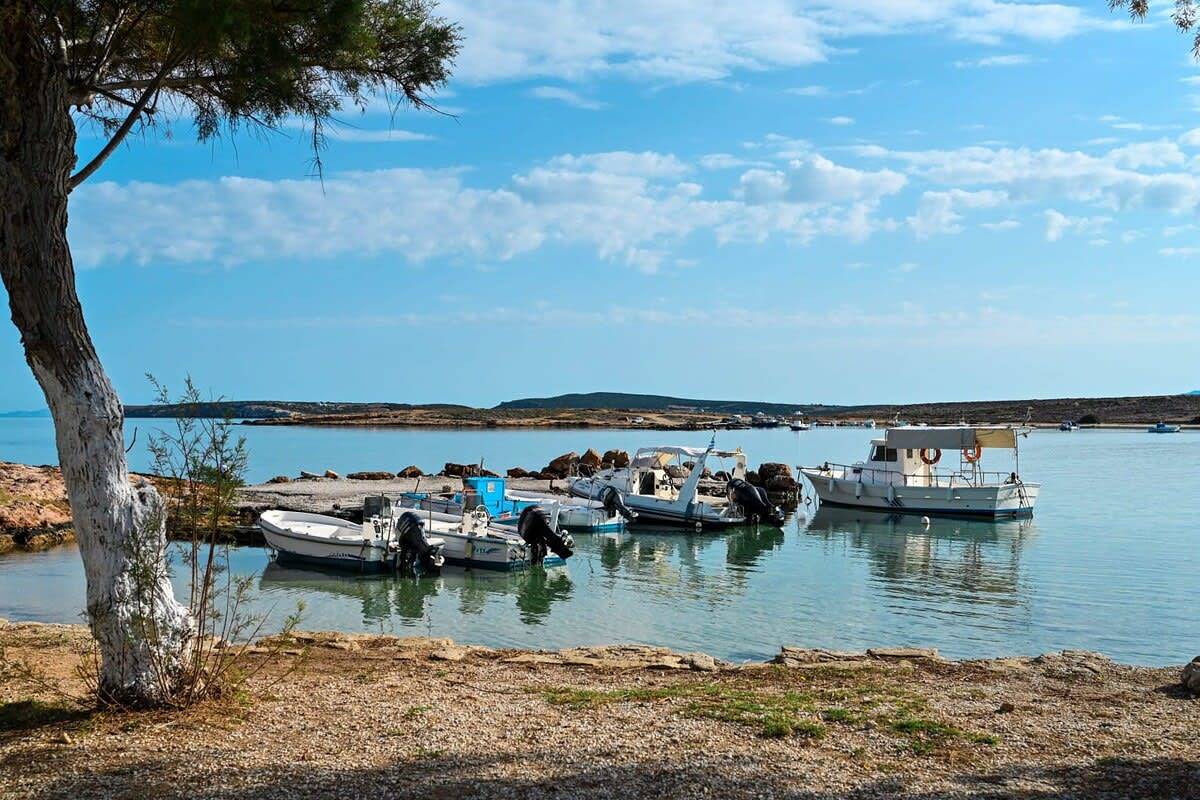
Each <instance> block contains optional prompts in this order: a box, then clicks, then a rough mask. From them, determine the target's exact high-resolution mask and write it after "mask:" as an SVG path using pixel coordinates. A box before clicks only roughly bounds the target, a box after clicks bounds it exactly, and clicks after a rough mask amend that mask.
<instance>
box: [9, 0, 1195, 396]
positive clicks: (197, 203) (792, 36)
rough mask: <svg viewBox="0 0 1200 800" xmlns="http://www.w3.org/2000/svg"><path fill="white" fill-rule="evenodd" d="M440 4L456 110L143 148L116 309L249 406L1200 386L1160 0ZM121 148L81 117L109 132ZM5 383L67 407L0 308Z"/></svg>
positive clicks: (1184, 60) (103, 238)
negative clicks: (447, 27)
mask: <svg viewBox="0 0 1200 800" xmlns="http://www.w3.org/2000/svg"><path fill="white" fill-rule="evenodd" d="M736 6H737V4H728V3H713V4H706V3H690V2H689V3H685V2H676V1H675V0H672V1H671V2H649V1H646V0H644V1H643V2H636V3H634V2H606V3H599V2H584V1H583V0H578V2H574V3H562V4H544V3H539V2H534V1H533V0H509V1H508V2H501V3H480V2H461V1H460V2H453V3H443V4H442V6H441V9H440V10H441V13H442V14H444V15H445V16H447V17H450V18H452V19H456V20H459V21H460V22H461V23H462V25H463V28H464V33H465V36H466V41H465V44H464V49H463V52H462V55H461V57H460V59H459V62H458V66H457V69H456V77H455V79H454V81H453V82H452V84H451V86H450V87H449V89H448V90H447V91H446V92H445V93H444V94H442V95H441V96H440V97H438V98H437V101H438V102H439V104H440V105H441V106H443V107H444V109H445V110H447V111H450V112H452V113H453V114H455V115H456V118H451V117H447V116H439V115H433V114H428V113H417V112H412V111H401V112H400V113H398V114H396V115H394V116H393V115H391V114H389V113H388V111H387V107H386V103H384V102H382V101H381V102H380V103H378V104H377V105H376V106H373V107H372V108H371V109H369V110H368V112H367V113H365V114H360V113H358V112H357V111H348V112H347V113H345V114H343V115H342V117H341V119H342V121H343V124H342V125H341V126H339V127H338V128H337V129H336V130H335V131H333V132H331V135H330V136H329V146H328V148H327V150H326V151H325V153H324V156H323V159H324V163H325V170H326V172H325V180H324V185H323V186H322V185H321V183H320V182H318V181H316V180H315V179H314V178H313V177H312V175H311V153H310V152H309V150H308V145H307V140H306V138H305V133H304V131H303V130H302V129H301V128H300V127H299V126H297V127H296V128H294V129H288V130H286V131H284V132H283V134H282V135H275V136H268V137H265V138H264V137H259V136H247V135H235V136H230V137H227V138H226V139H224V140H222V141H219V142H216V143H206V144H197V143H196V142H195V141H194V139H195V137H194V135H193V133H192V131H191V130H190V128H189V126H188V125H187V124H186V123H176V124H175V125H174V127H173V129H172V130H171V131H170V134H171V135H170V136H163V135H153V136H147V137H145V138H144V139H139V140H136V141H133V142H131V143H130V145H129V146H127V147H125V148H123V149H122V150H121V151H120V152H119V153H118V154H116V155H115V156H114V157H113V158H112V159H110V161H109V162H108V163H107V165H106V166H105V167H104V169H103V170H102V171H101V172H100V173H99V174H98V175H97V176H95V177H94V178H92V180H91V181H89V183H87V184H85V185H84V186H83V187H81V188H80V189H78V190H77V191H76V192H75V194H74V195H73V197H72V207H71V224H70V237H71V241H72V246H73V249H74V253H75V258H76V266H77V269H78V284H79V292H80V295H81V297H82V299H83V303H84V308H85V310H86V313H87V316H88V320H89V323H90V326H91V330H92V333H93V336H94V338H95V340H96V342H97V346H98V348H99V350H100V352H101V356H102V357H103V359H104V362H105V364H106V366H107V368H108V369H109V371H110V374H111V375H112V377H113V380H114V382H115V384H116V386H117V388H118V391H119V392H120V393H121V395H122V397H123V398H124V399H125V400H126V401H127V402H141V401H146V400H148V399H149V397H150V389H149V386H148V385H147V383H146V381H145V379H144V378H143V377H142V376H143V374H144V373H145V372H148V371H149V372H153V373H154V374H156V375H157V376H159V377H160V378H162V379H165V380H167V381H168V382H172V383H178V382H179V381H180V378H181V377H182V376H183V375H184V374H186V373H189V372H190V373H191V374H192V375H193V376H194V377H195V378H196V380H197V381H198V383H199V384H200V385H201V386H204V387H208V388H210V389H211V390H212V391H213V392H214V393H218V394H222V395H225V396H228V397H235V398H277V399H311V400H317V399H325V400H390V401H409V402H436V401H447V402H460V403H468V404H475V405H491V404H494V403H496V402H499V401H501V400H504V399H508V398H512V397H518V396H530V395H544V394H555V393H559V392H568V391H597V390H606V391H635V392H653V393H670V394H676V395H686V396H700V397H722V398H726V397H729V398H753V399H761V400H775V401H781V402H830V403H858V402H873V401H894V402H908V401H922V400H954V399H987V398H1018V397H1052V396H1067V395H1120V394H1154V393H1171V392H1176V391H1186V390H1189V389H1194V388H1200V375H1197V372H1196V364H1198V363H1200V311H1198V310H1197V308H1196V299H1197V296H1198V293H1197V289H1200V276H1198V273H1197V262H1198V259H1200V228H1198V227H1197V211H1198V208H1200V114H1198V113H1197V112H1198V109H1200V69H1197V66H1196V65H1195V64H1194V63H1193V62H1192V61H1191V60H1190V59H1189V57H1188V52H1189V45H1190V42H1189V40H1188V39H1187V38H1186V37H1184V36H1181V35H1179V34H1177V33H1175V32H1174V30H1173V29H1172V28H1171V26H1170V24H1169V20H1167V19H1166V18H1165V17H1164V16H1162V12H1163V11H1164V9H1165V7H1164V9H1156V13H1155V16H1154V18H1153V19H1152V20H1151V21H1150V22H1147V23H1144V24H1138V25H1133V24H1129V23H1127V22H1126V21H1125V20H1124V18H1123V17H1122V16H1120V15H1111V14H1110V13H1109V12H1108V10H1107V8H1106V6H1105V4H1104V3H1100V2H1097V3H1094V4H1084V5H1079V6H1072V5H1060V4H1037V3H1015V2H1014V3H1002V2H991V0H971V1H970V2H933V3H921V4H910V3H905V2H894V1H893V0H883V2H873V3H869V4H868V3H862V2H859V0H852V1H851V2H844V1H843V0H817V1H816V2H812V1H809V2H785V1H784V0H774V1H773V2H763V3H757V4H753V9H750V10H747V9H744V8H737V7H736ZM99 145H100V142H99V141H98V139H96V138H94V135H89V133H88V132H87V131H86V130H85V131H83V132H82V133H81V137H80V142H79V151H80V154H81V157H87V156H88V155H89V154H90V153H91V152H94V150H95V149H96V148H97V147H99ZM0 370H2V374H3V375H5V376H6V377H5V380H4V381H3V383H2V384H0V409H6V408H7V409H14V408H34V407H38V406H40V405H42V402H41V396H40V392H39V390H38V388H37V386H36V384H35V383H34V382H33V380H32V378H31V377H30V375H29V371H28V369H27V367H26V365H25V362H24V358H23V356H22V354H21V350H20V346H19V341H18V337H17V334H16V331H15V329H13V328H12V327H11V326H10V325H5V326H2V327H0Z"/></svg>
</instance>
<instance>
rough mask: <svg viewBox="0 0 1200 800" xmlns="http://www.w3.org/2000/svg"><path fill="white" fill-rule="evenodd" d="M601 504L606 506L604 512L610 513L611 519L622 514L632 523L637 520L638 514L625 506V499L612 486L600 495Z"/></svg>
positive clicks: (605, 488) (607, 487) (606, 487)
mask: <svg viewBox="0 0 1200 800" xmlns="http://www.w3.org/2000/svg"><path fill="white" fill-rule="evenodd" d="M600 502H601V503H603V504H604V510H605V511H607V512H608V515H609V516H610V517H611V516H612V515H614V514H620V515H621V516H622V517H624V518H625V519H627V520H630V521H633V520H635V519H637V512H636V511H634V510H633V509H632V508H630V507H629V506H627V505H625V498H624V497H622V496H621V493H620V492H618V491H617V490H616V489H615V488H613V487H612V486H605V487H604V491H602V492H601V493H600Z"/></svg>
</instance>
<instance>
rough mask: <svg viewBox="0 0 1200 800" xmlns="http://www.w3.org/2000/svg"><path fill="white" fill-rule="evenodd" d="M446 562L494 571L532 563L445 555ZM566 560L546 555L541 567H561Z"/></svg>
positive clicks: (517, 567)
mask: <svg viewBox="0 0 1200 800" xmlns="http://www.w3.org/2000/svg"><path fill="white" fill-rule="evenodd" d="M445 558H446V563H447V564H453V565H454V566H456V567H469V568H471V569H490V570H494V571H496V572H514V571H516V570H522V569H529V568H530V567H531V566H533V565H532V564H530V563H529V562H528V561H508V562H505V563H503V564H498V563H496V562H495V561H478V560H476V559H473V558H455V557H453V556H446V557H445ZM566 563H567V562H566V561H565V560H564V559H562V558H560V557H559V556H546V558H545V560H544V561H542V566H543V567H561V566H563V565H564V564H566Z"/></svg>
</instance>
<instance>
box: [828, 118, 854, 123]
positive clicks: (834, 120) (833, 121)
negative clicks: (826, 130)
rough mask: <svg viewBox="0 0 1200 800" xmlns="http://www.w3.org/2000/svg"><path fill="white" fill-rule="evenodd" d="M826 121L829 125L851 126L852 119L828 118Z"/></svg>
mask: <svg viewBox="0 0 1200 800" xmlns="http://www.w3.org/2000/svg"><path fill="white" fill-rule="evenodd" d="M826 121H827V122H828V123H829V124H830V125H853V124H854V117H830V118H829V119H828V120H826Z"/></svg>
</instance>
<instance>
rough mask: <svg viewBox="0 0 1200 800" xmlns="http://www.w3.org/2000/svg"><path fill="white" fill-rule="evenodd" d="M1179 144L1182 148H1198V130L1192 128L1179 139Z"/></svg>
mask: <svg viewBox="0 0 1200 800" xmlns="http://www.w3.org/2000/svg"><path fill="white" fill-rule="evenodd" d="M1179 143H1180V144H1181V145H1183V146H1184V147H1200V128H1192V129H1191V130H1190V131H1188V132H1187V133H1184V134H1183V135H1181V136H1180V137H1179Z"/></svg>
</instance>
